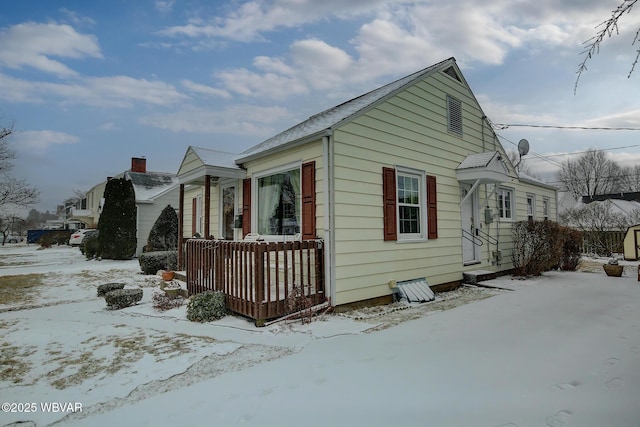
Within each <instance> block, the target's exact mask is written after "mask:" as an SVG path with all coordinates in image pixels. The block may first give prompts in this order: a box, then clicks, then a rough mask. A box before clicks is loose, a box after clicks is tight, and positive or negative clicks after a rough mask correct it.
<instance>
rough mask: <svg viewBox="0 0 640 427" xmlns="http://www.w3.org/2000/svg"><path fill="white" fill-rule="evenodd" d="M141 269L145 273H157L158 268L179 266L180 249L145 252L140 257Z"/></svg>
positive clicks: (173, 268)
mask: <svg viewBox="0 0 640 427" xmlns="http://www.w3.org/2000/svg"><path fill="white" fill-rule="evenodd" d="M138 262H139V263H140V269H141V270H142V272H143V273H144V274H156V273H157V272H158V270H175V269H177V268H178V251H157V252H143V253H141V254H140V256H139V257H138Z"/></svg>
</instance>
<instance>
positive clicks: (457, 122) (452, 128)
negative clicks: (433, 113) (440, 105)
mask: <svg viewBox="0 0 640 427" xmlns="http://www.w3.org/2000/svg"><path fill="white" fill-rule="evenodd" d="M447 120H448V125H447V130H448V131H449V132H451V133H455V134H456V135H460V136H462V102H460V100H458V99H455V98H453V97H451V96H448V95H447Z"/></svg>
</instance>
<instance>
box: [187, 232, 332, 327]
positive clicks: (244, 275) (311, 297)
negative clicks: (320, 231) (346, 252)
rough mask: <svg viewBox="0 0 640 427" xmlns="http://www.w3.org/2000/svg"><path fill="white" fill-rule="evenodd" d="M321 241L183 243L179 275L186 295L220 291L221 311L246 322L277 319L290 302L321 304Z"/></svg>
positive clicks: (322, 282)
mask: <svg viewBox="0 0 640 427" xmlns="http://www.w3.org/2000/svg"><path fill="white" fill-rule="evenodd" d="M322 246H323V242H322V240H303V241H292V242H233V241H227V240H207V239H189V240H187V242H186V251H185V270H186V273H187V290H188V292H189V294H190V295H191V294H198V293H202V292H205V291H222V292H224V294H225V295H226V303H227V308H228V309H229V310H231V311H233V312H235V313H238V314H241V315H243V316H246V317H249V318H251V319H255V320H256V321H258V320H267V319H274V318H278V317H282V316H284V315H286V314H289V313H290V311H291V308H290V307H291V301H292V297H293V296H294V295H295V296H298V297H301V296H302V295H303V296H304V298H305V301H306V302H307V303H308V304H311V305H316V304H320V303H323V302H325V300H326V298H325V292H324V290H325V287H324V262H323V261H324V253H323V247H322Z"/></svg>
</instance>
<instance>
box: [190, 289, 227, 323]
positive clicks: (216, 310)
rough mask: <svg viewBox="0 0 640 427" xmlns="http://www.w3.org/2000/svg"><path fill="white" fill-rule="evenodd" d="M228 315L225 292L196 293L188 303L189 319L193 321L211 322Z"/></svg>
mask: <svg viewBox="0 0 640 427" xmlns="http://www.w3.org/2000/svg"><path fill="white" fill-rule="evenodd" d="M226 315H227V307H226V304H225V301H224V293H222V292H219V291H215V292H213V291H207V292H204V293H201V294H198V295H194V296H192V297H191V299H190V300H189V304H187V319H189V320H191V321H192V322H210V321H212V320H217V319H222V318H223V317H224V316H226Z"/></svg>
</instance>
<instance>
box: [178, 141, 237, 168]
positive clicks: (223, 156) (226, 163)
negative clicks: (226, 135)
mask: <svg viewBox="0 0 640 427" xmlns="http://www.w3.org/2000/svg"><path fill="white" fill-rule="evenodd" d="M189 148H191V149H192V150H193V152H194V154H195V155H196V156H198V158H199V159H200V160H201V161H202V164H204V165H208V166H217V167H221V168H231V169H238V165H237V164H236V162H235V159H236V157H238V154H236V153H227V152H224V151H218V150H211V149H209V148H202V147H194V146H190V147H189Z"/></svg>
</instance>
